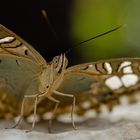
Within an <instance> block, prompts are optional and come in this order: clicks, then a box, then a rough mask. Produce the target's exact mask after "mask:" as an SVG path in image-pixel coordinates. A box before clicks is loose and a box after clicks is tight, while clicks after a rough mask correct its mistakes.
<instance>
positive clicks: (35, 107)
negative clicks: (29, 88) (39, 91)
mask: <svg viewBox="0 0 140 140" xmlns="http://www.w3.org/2000/svg"><path fill="white" fill-rule="evenodd" d="M26 97H27V98H35V102H34V113H33V115H34V117H33V122H32V127H31V129H29V130H27V131H26V132H31V131H32V130H33V129H34V127H35V123H36V111H37V102H38V96H37V95H30V96H26Z"/></svg>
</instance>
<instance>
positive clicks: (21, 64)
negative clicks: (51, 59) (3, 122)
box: [0, 54, 42, 118]
mask: <svg viewBox="0 0 140 140" xmlns="http://www.w3.org/2000/svg"><path fill="white" fill-rule="evenodd" d="M41 70H42V69H41V67H40V66H39V65H38V64H37V63H36V62H34V61H32V60H30V59H28V58H20V57H18V56H15V55H7V54H0V117H5V118H8V117H12V116H13V115H19V111H20V108H21V103H22V99H23V96H24V95H27V94H28V95H34V94H39V91H38V88H39V85H40V80H39V74H40V72H41ZM26 104H27V105H28V108H26V111H25V114H26V113H27V112H28V111H29V110H30V109H31V108H32V106H31V105H33V102H32V103H31V102H28V103H27V102H26ZM28 109H29V110H28ZM9 115H10V116H9Z"/></svg>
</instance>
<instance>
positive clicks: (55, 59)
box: [53, 56, 59, 67]
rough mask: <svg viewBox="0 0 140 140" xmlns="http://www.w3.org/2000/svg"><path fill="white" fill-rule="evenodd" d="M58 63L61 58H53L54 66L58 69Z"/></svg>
mask: <svg viewBox="0 0 140 140" xmlns="http://www.w3.org/2000/svg"><path fill="white" fill-rule="evenodd" d="M58 63H59V56H55V57H54V58H53V65H54V67H57V65H58Z"/></svg>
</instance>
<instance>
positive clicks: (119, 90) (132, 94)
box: [55, 58, 140, 114]
mask: <svg viewBox="0 0 140 140" xmlns="http://www.w3.org/2000/svg"><path fill="white" fill-rule="evenodd" d="M139 76H140V58H122V59H114V60H104V61H98V62H91V63H85V64H80V65H76V66H73V67H69V68H68V69H67V70H66V72H65V74H64V77H63V80H62V82H61V83H60V84H59V87H58V88H57V89H56V90H57V91H59V92H62V93H65V94H73V95H75V97H76V105H77V107H76V113H78V114H83V113H85V112H86V111H88V110H90V109H94V110H95V111H96V112H98V113H100V112H101V108H102V106H103V105H105V106H106V107H107V108H108V110H109V111H111V110H112V108H113V107H114V105H116V104H119V103H120V100H121V99H122V98H121V97H123V96H127V97H128V99H129V101H130V102H135V101H137V99H138V96H139V95H140V92H139V89H140V80H139V79H140V77H139ZM55 98H56V97H55ZM57 98H58V99H59V100H60V101H61V105H60V108H59V111H58V114H62V113H65V112H67V111H69V110H68V109H67V108H68V107H70V105H71V103H72V100H70V99H69V98H66V97H65V98H64V97H62V96H59V97H57Z"/></svg>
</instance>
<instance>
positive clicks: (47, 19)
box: [41, 9, 58, 40]
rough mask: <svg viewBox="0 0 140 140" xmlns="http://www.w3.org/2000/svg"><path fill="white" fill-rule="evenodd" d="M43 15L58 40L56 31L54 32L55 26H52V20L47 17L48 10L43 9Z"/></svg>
mask: <svg viewBox="0 0 140 140" xmlns="http://www.w3.org/2000/svg"><path fill="white" fill-rule="evenodd" d="M41 13H42V15H43V17H44V19H45V21H46V22H47V24H48V26H49V27H50V30H51V32H52V33H53V35H54V37H55V38H56V40H58V37H57V34H56V32H55V30H54V28H53V26H52V24H51V22H50V20H49V18H48V15H47V12H46V10H45V9H42V10H41Z"/></svg>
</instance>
